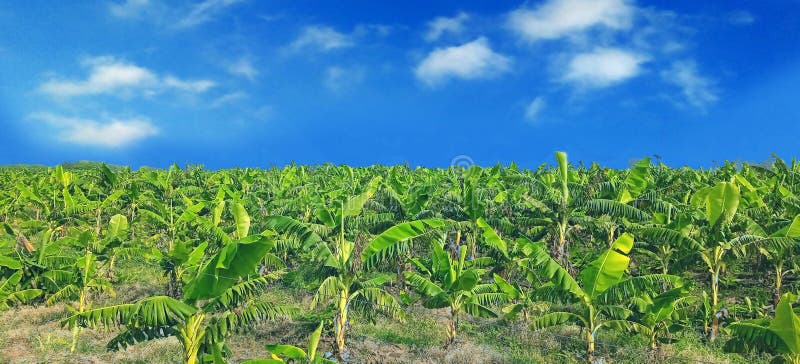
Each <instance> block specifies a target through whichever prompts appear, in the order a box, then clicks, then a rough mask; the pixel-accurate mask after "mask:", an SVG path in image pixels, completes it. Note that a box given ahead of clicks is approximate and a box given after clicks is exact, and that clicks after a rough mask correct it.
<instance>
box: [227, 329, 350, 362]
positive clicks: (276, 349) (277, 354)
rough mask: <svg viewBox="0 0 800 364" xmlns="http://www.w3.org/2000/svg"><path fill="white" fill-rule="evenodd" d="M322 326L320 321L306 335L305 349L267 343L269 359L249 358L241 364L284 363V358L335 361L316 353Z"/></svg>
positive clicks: (301, 360) (290, 359)
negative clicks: (307, 335) (314, 328)
mask: <svg viewBox="0 0 800 364" xmlns="http://www.w3.org/2000/svg"><path fill="white" fill-rule="evenodd" d="M322 327H323V323H322V322H320V323H319V326H317V329H316V330H314V332H312V333H311V336H309V337H308V344H307V345H306V350H303V349H301V348H298V347H296V346H294V345H281V344H276V345H267V346H266V348H267V351H268V352H269V353H270V356H271V357H270V358H269V359H250V360H245V361H244V362H242V364H283V363H286V360H289V361H299V362H303V363H310V364H334V363H336V362H335V361H333V360H328V359H325V358H323V357H321V356H319V354H318V353H317V347H318V346H319V339H320V337H321V336H322Z"/></svg>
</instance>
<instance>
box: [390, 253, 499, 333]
mask: <svg viewBox="0 0 800 364" xmlns="http://www.w3.org/2000/svg"><path fill="white" fill-rule="evenodd" d="M432 245H433V246H432V247H431V258H430V263H429V264H427V265H426V264H424V263H423V262H421V261H420V260H418V259H414V258H412V259H411V261H412V262H413V264H414V266H415V268H416V269H417V271H418V272H419V273H417V272H406V274H405V275H406V282H408V284H409V286H411V287H413V288H414V289H415V290H416V292H417V293H419V294H420V295H421V296H422V297H423V298H424V301H423V304H422V305H423V306H424V307H425V308H428V309H438V308H448V309H449V310H450V315H449V320H448V323H447V340H446V342H445V346H449V345H450V344H452V343H453V342H454V341H455V339H456V333H457V331H458V319H459V315H460V314H461V313H462V312H464V313H466V314H469V315H471V316H475V317H488V318H494V317H497V314H495V313H494V311H492V310H491V309H490V308H489V306H491V305H494V304H497V303H499V302H504V301H506V300H507V298H506V296H505V294H503V293H502V292H496V287H495V285H494V284H490V283H481V280H482V277H483V275H484V274H485V273H486V272H485V270H484V269H480V268H476V267H474V266H472V264H471V263H470V262H468V261H467V260H466V257H467V253H468V250H469V249H468V248H467V246H464V245H460V246H459V248H458V251H459V256H458V258H457V259H453V258H452V257H451V256H450V254H448V253H447V252H446V251H444V248H443V247H442V245H441V244H440V243H438V242H434V243H433V244H432Z"/></svg>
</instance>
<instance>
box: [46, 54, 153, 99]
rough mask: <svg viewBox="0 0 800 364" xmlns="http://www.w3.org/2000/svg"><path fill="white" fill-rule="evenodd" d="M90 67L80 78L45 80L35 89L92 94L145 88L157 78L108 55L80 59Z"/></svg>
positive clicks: (146, 70) (62, 94) (61, 94)
mask: <svg viewBox="0 0 800 364" xmlns="http://www.w3.org/2000/svg"><path fill="white" fill-rule="evenodd" d="M82 63H83V65H84V66H85V67H89V68H91V73H90V75H89V78H87V79H86V80H83V81H65V80H49V81H47V82H45V83H44V84H42V85H41V86H40V87H39V90H40V91H42V92H44V93H47V94H50V95H55V96H76V95H92V94H100V93H107V92H114V91H119V90H122V89H127V88H135V87H147V86H152V85H154V84H155V83H157V80H158V78H157V77H156V75H155V74H153V72H151V71H150V70H148V69H146V68H142V67H139V66H136V65H134V64H130V63H127V62H124V61H120V60H116V59H114V58H111V57H97V58H91V59H88V60H85V61H83V62H82Z"/></svg>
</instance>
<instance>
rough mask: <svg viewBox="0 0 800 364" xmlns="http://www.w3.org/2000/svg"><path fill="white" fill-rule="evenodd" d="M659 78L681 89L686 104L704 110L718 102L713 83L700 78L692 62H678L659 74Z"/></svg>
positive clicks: (695, 65)
mask: <svg viewBox="0 0 800 364" xmlns="http://www.w3.org/2000/svg"><path fill="white" fill-rule="evenodd" d="M661 77H662V78H663V79H664V80H665V81H666V82H669V83H672V84H674V85H676V86H678V87H680V88H681V92H682V93H683V96H684V98H685V99H686V102H688V103H689V104H690V105H692V106H694V107H696V108H699V109H704V108H706V107H707V106H708V105H711V104H713V103H715V102H716V101H717V100H719V96H718V95H717V91H716V90H715V88H714V83H713V82H712V81H711V80H709V79H707V78H705V77H703V76H701V75H700V74H699V72H698V71H697V64H696V63H695V62H694V61H678V62H674V63H673V64H672V67H670V69H668V70H666V71H663V72H661Z"/></svg>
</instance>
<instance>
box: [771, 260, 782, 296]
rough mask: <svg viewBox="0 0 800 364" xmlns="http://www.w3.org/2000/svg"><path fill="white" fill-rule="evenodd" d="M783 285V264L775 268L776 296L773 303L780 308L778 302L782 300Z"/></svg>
mask: <svg viewBox="0 0 800 364" xmlns="http://www.w3.org/2000/svg"><path fill="white" fill-rule="evenodd" d="M782 284H783V264H780V263H779V264H777V265H776V266H775V295H774V296H773V299H772V300H773V302H774V303H775V306H778V301H779V300H780V298H781V285H782Z"/></svg>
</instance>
